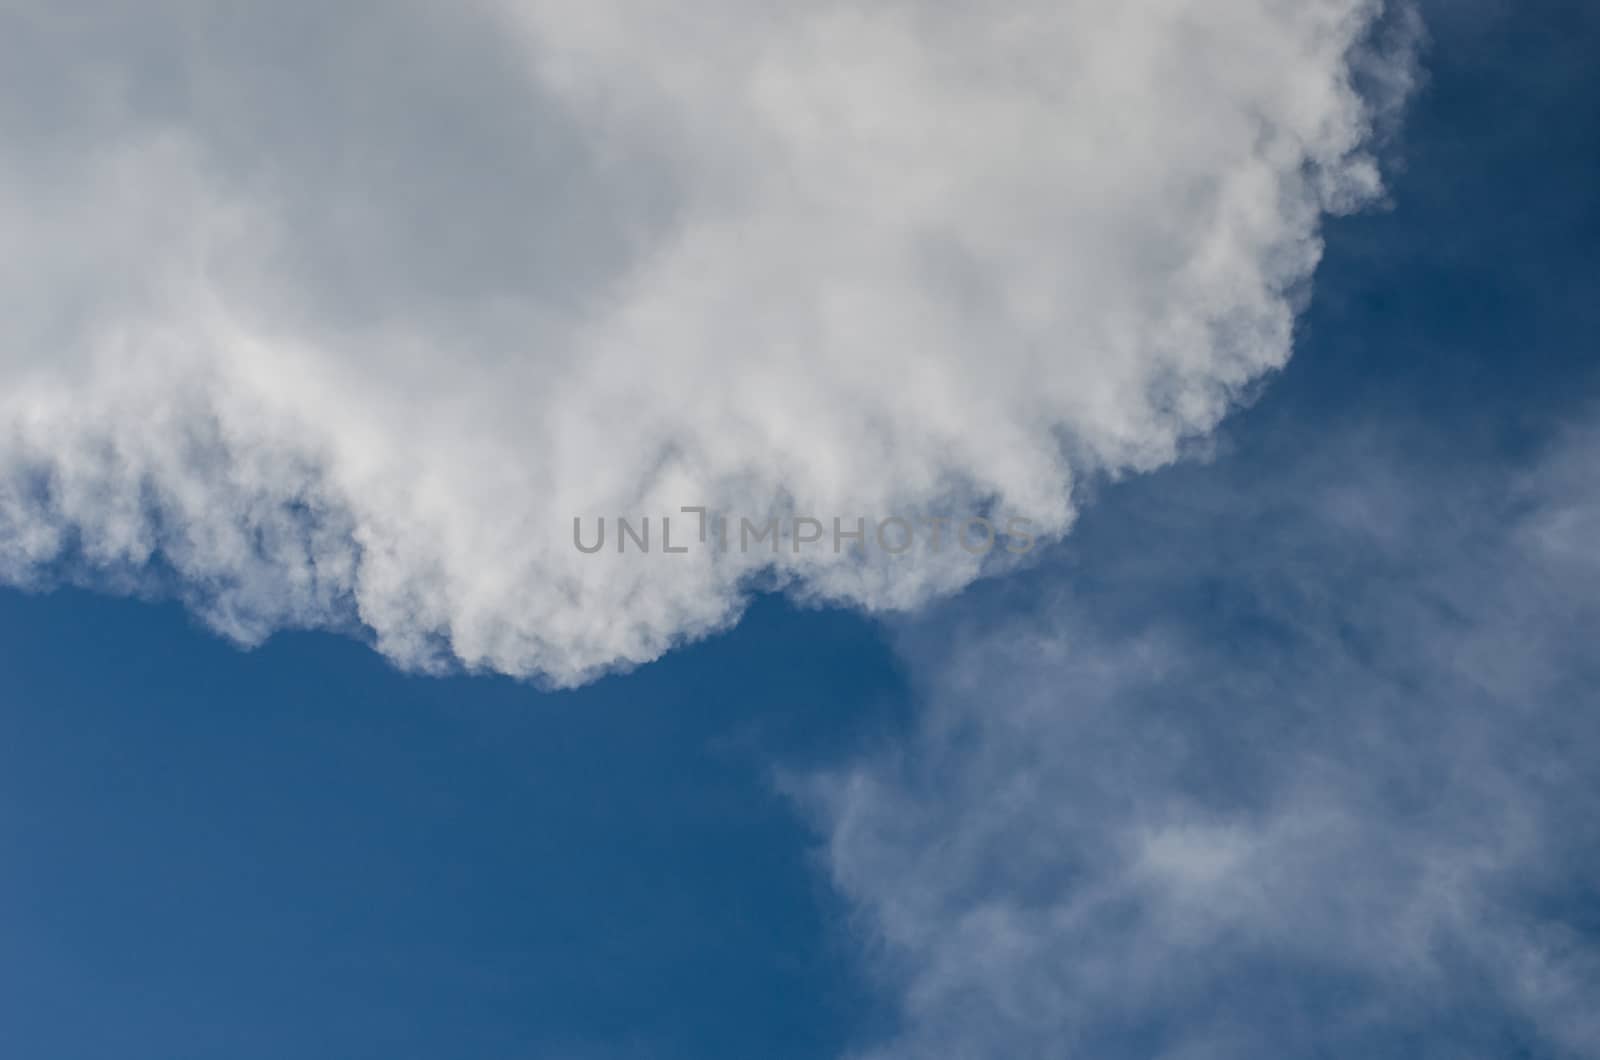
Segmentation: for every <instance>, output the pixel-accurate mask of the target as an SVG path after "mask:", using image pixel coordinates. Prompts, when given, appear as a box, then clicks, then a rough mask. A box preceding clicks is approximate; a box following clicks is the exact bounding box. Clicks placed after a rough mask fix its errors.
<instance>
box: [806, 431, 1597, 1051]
mask: <svg viewBox="0 0 1600 1060" xmlns="http://www.w3.org/2000/svg"><path fill="white" fill-rule="evenodd" d="M1282 451H1283V452H1284V453H1286V454H1287V453H1293V454H1299V455H1293V456H1284V457H1282V458H1280V459H1278V460H1277V461H1275V462H1273V464H1272V466H1269V467H1262V466H1239V467H1233V468H1231V469H1230V468H1229V467H1227V466H1226V465H1222V466H1219V467H1217V468H1212V469H1206V470H1205V471H1203V472H1195V473H1193V474H1187V473H1186V474H1181V475H1175V476H1169V477H1168V480H1167V481H1163V482H1161V483H1159V485H1160V486H1161V487H1162V488H1161V489H1159V490H1151V491H1148V495H1149V496H1150V497H1151V498H1153V499H1150V500H1148V501H1147V502H1146V503H1144V504H1140V505H1112V506H1111V507H1112V508H1114V509H1115V511H1114V512H1111V511H1108V510H1102V511H1101V512H1099V513H1097V517H1098V516H1103V517H1105V518H1108V519H1112V520H1115V521H1116V527H1117V529H1118V533H1116V534H1114V535H1105V536H1104V537H1102V538H1097V540H1100V542H1101V544H1100V545H1099V546H1096V547H1095V548H1094V550H1093V552H1092V554H1089V555H1085V556H1083V557H1081V558H1082V560H1083V565H1082V566H1081V567H1074V566H1072V565H1071V564H1068V565H1067V567H1066V569H1064V570H1062V571H1057V572H1056V574H1055V575H1054V576H1053V577H1051V578H1047V579H1043V584H1042V586H1041V587H1040V588H1038V589H1037V590H1036V591H1034V592H1033V593H1030V594H1026V600H1025V602H1027V603H1028V605H1029V607H1030V608H1031V611H1032V613H1031V614H1030V615H1029V616H1027V617H1023V618H1017V617H1015V616H1014V615H1007V614H998V615H997V614H989V613H980V614H978V615H976V616H974V615H973V614H971V613H970V612H968V613H967V614H966V615H965V617H964V618H962V619H961V620H960V621H959V622H953V621H952V620H949V619H938V618H935V619H930V620H929V621H928V623H926V624H924V625H921V626H919V627H916V631H915V632H913V633H911V634H910V635H909V637H908V641H907V645H906V651H907V653H908V658H909V660H910V661H911V663H912V667H911V669H912V670H913V672H917V673H920V674H921V675H922V677H921V681H922V683H923V685H924V692H923V698H924V700H925V702H924V704H923V707H922V711H923V713H922V715H921V717H920V720H919V721H918V723H917V727H916V731H915V733H914V735H913V737H912V739H911V742H910V743H909V744H908V745H906V746H899V747H895V748H894V749H892V750H886V751H883V752H882V753H878V754H874V755H869V756H868V757H865V758H863V759H861V760H859V761H857V762H855V763H853V764H848V765H845V766H843V767H841V768H840V769H839V770H837V771H835V772H832V773H829V774H827V775H823V776H813V777H809V778H797V779H795V780H793V781H792V789H793V791H794V792H795V794H796V795H797V797H799V798H800V799H802V801H803V802H804V803H805V804H806V805H808V806H809V807H810V808H811V810H812V811H813V812H814V813H816V815H817V821H818V824H819V827H820V828H821V829H822V831H823V834H824V835H825V836H826V841H827V845H826V854H827V865H828V866H829V869H830V871H831V874H832V877H833V879H834V881H835V883H836V885H837V886H838V887H839V889H840V890H841V891H842V892H843V893H844V894H845V895H846V896H848V897H849V898H850V899H851V900H852V901H853V902H854V904H855V906H856V908H857V909H858V911H859V917H860V920H859V924H858V927H859V929H860V931H861V932H862V937H863V940H864V942H865V944H866V945H867V946H868V951H869V953H870V954H871V963H872V964H873V966H874V967H875V968H876V969H877V970H878V972H879V973H880V974H881V976H882V977H883V978H882V982H883V985H884V988H885V989H886V990H887V991H889V992H890V993H891V995H892V996H894V997H896V998H897V999H898V1002H899V1006H900V1010H901V1015H902V1027H901V1029H900V1031H899V1033H898V1035H897V1036H895V1037H894V1038H892V1039H891V1040H889V1041H886V1042H883V1043H880V1044H879V1046H878V1047H876V1048H872V1049H869V1050H867V1053H868V1055H871V1056H875V1057H884V1058H889V1057H895V1058H899V1057H924V1056H926V1057H935V1056H938V1057H946V1056H964V1057H979V1056H995V1057H1023V1056H1052V1057H1056V1056H1084V1057H1116V1056H1130V1057H1132V1056H1138V1057H1151V1056H1171V1057H1228V1058H1235V1060H1240V1058H1248V1057H1258V1056H1259V1057H1282V1056H1305V1055H1361V1056H1406V1057H1414V1056H1434V1055H1439V1056H1482V1057H1497V1056H1507V1055H1533V1054H1538V1055H1552V1056H1555V1055H1563V1056H1565V1055H1572V1056H1594V1055H1600V1018H1597V1016H1596V1014H1595V1011H1594V1009H1593V1006H1592V1004H1591V999H1592V998H1593V997H1595V996H1596V992H1597V991H1600V951H1597V950H1596V949H1595V947H1594V944H1593V935H1592V923H1593V916H1594V894H1593V889H1592V881H1593V880H1594V879H1595V877H1596V873H1597V872H1600V824H1597V822H1600V781H1597V779H1596V777H1595V775H1594V771H1593V769H1592V768H1591V765H1592V762H1593V760H1594V757H1595V754H1596V753H1597V752H1600V713H1597V712H1596V710H1595V707H1596V705H1597V704H1596V697H1595V690H1596V688H1600V661H1597V659H1596V657H1595V656H1594V653H1593V644H1594V643H1595V641H1596V638H1597V635H1600V563H1597V560H1596V552H1595V548H1594V541H1595V540H1596V535H1595V534H1593V533H1592V531H1593V529H1594V525H1593V524H1594V521H1595V518H1596V512H1597V511H1600V480H1597V479H1596V477H1595V472H1594V468H1595V467H1596V466H1600V462H1597V458H1600V437H1597V435H1596V434H1595V433H1594V432H1593V431H1578V432H1575V433H1572V434H1568V435H1566V436H1565V437H1564V438H1563V439H1562V440H1561V441H1559V442H1558V443H1556V444H1553V445H1552V446H1551V447H1550V449H1549V450H1548V451H1547V452H1546V453H1545V454H1544V455H1543V456H1541V457H1540V458H1538V459H1537V460H1536V461H1534V462H1533V463H1532V464H1530V465H1527V466H1524V467H1520V468H1518V467H1509V466H1486V465H1484V464H1470V465H1469V464H1463V463H1460V462H1457V463H1449V462H1447V463H1445V464H1443V465H1440V464H1435V463H1431V462H1427V461H1423V460H1420V459H1414V458H1413V454H1414V453H1415V450H1413V449H1412V448H1410V447H1409V446H1408V445H1406V444H1404V443H1403V442H1402V441H1401V440H1400V439H1397V438H1395V437H1379V436H1375V435H1362V436H1354V435H1346V436H1345V437H1343V438H1342V439H1339V440H1335V441H1332V442H1330V441H1328V440H1326V439H1324V440H1323V441H1322V443H1321V444H1319V445H1317V446H1314V447H1307V448H1300V447H1298V446H1294V445H1290V444H1287V443H1286V444H1285V445H1284V446H1283V450H1282ZM1153 485H1154V484H1153ZM1111 538H1115V540H1114V541H1112V540H1110V539H1111ZM1007 599H1008V602H1009V603H1010V604H1013V605H1014V604H1016V603H1017V602H1018V601H1017V600H1016V598H1015V597H1014V596H1008V597H1007ZM985 622H987V623H988V624H987V625H985ZM1586 925H1587V926H1586Z"/></svg>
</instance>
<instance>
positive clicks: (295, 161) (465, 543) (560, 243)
mask: <svg viewBox="0 0 1600 1060" xmlns="http://www.w3.org/2000/svg"><path fill="white" fill-rule="evenodd" d="M1382 17H1383V16H1382V11H1381V5H1380V4H1379V3H1378V2H1377V0H1313V2H1304V0H1294V2H1288V0H1206V2H1204V3H1201V2H1182V0H1179V2H1174V0H1123V2H1118V3H1096V4H1087V3H1061V2H1060V0H1010V2H1008V3H1004V4H993V3H981V4H980V3H969V2H965V0H948V2H946V0H940V2H938V3H923V2H915V3H913V2H889V3H871V4H867V3H859V2H850V0H836V2H826V3H819V4H800V5H793V4H770V3H749V2H739V3H733V2H731V0H703V2H699V3H694V4H689V5H685V4H679V3H670V4H669V3H665V2H658V0H582V2H575V0H519V2H513V0H471V2H468V3H463V4H458V5H427V4H413V3H400V4H386V5H381V6H362V7H349V6H342V5H326V4H320V3H310V2H308V0H285V2H283V3H275V4H245V3H220V4H194V3H188V2H184V0H144V2H140V3H137V4H134V3H128V2H119V0H106V2H103V3H96V4H90V5H69V6H63V5H60V4H48V3H43V2H37V3H36V2H30V0H22V2H14V3H9V4H6V5H4V7H3V9H0V79H3V84H0V156H3V162H0V174H3V176H0V247H3V256H0V286H3V289H4V290H5V291H6V295H7V299H6V304H7V311H6V315H5V319H4V321H3V323H0V578H4V579H5V580H7V581H11V582H14V583H22V584H43V583H49V582H50V581H51V580H52V579H59V578H61V577H72V578H79V579H85V580H88V581H91V582H94V583H96V584H102V585H105V584H110V585H115V586H123V587H127V586H141V585H148V586H155V587H157V588H159V589H161V590H162V591H177V592H179V593H181V594H182V595H183V596H184V598H185V599H187V600H188V601H189V602H190V603H191V604H192V605H193V606H194V607H195V608H196V609H197V610H198V611H199V612H200V613H201V614H202V615H204V616H205V617H206V618H207V619H208V620H209V621H210V622H212V623H213V624H214V625H215V626H217V627H218V628H219V629H221V630H223V631H224V632H226V633H228V634H229V635H232V636H234V637H237V638H239V639H240V640H243V641H247V642H248V641H253V640H256V639H259V638H260V637H262V636H264V635H266V634H268V633H269V632H270V631H272V630H273V629H276V628H280V627H283V626H335V627H343V628H350V629H361V630H365V631H367V632H368V634H369V635H370V636H371V637H372V638H373V639H374V640H375V642H376V644H377V645H378V647H379V648H380V649H381V650H383V651H384V652H386V653H387V654H389V655H390V656H391V657H392V658H394V659H395V660H396V661H397V662H399V663H401V664H403V665H408V666H423V667H426V666H441V665H456V664H463V665H466V666H469V667H486V668H493V669H497V670H501V671H505V672H508V673H513V674H519V675H526V676H538V677H541V678H544V679H547V680H551V681H555V682H572V681H577V680H582V679H583V678H585V677H587V676H590V675H592V674H594V673H596V672H598V671H599V670H602V669H604V668H606V667H610V666H614V665H626V664H630V663H636V662H640V661H643V660H647V659H649V658H652V657H654V656H655V655H657V654H659V653H660V652H661V651H663V650H664V649H665V648H666V647H667V646H669V645H670V644H671V643H673V642H674V641H675V640H676V639H680V638H684V637H692V636H695V635H698V634H701V633H704V632H706V631H708V630H712V629H715V628H718V627H719V626H722V625H725V624H726V623H728V622H729V621H731V620H732V619H733V618H735V617H736V616H737V614H738V612H739V610H740V607H741V605H742V602H743V600H744V599H745V595H746V593H747V592H748V590H749V588H750V587H751V586H752V585H753V584H767V585H771V584H781V585H785V586H787V587H789V588H790V589H791V590H792V591H794V592H795V593H797V594H799V595H801V596H804V597H808V598H817V599H826V600H832V601H839V602H845V603H850V604H856V605H861V606H865V607H869V608H901V607H907V606H911V605H914V604H917V603H919V602H921V601H923V600H925V599H927V598H929V597H930V596H931V595H935V594H938V593H940V592H945V591H948V590H951V589H954V588H958V587H960V586H961V585H963V584H965V583H967V582H968V581H970V580H971V579H972V578H974V577H976V576H977V575H978V574H979V573H981V571H982V569H983V565H984V562H985V561H984V560H982V559H980V558H976V557H973V556H971V555H968V554H966V553H965V552H962V551H960V550H945V551H944V552H943V553H941V554H937V555H935V554H933V553H932V552H931V551H930V550H926V549H919V550H918V551H917V552H916V554H914V555H912V556H907V557H901V558H899V559H891V558H889V557H887V556H885V555H883V554H881V553H878V552H874V551H873V550H870V549H869V550H866V552H865V553H862V554H853V553H851V552H849V551H848V550H847V551H846V552H844V553H842V554H839V555H835V554H834V553H833V551H832V550H831V549H819V550H814V551H808V552H806V553H804V554H801V555H795V554H793V553H792V552H791V551H788V550H785V552H784V553H783V554H781V555H779V556H777V557H773V556H771V555H770V554H743V555H741V554H739V553H738V552H731V553H729V554H719V553H717V552H715V551H714V550H697V551H695V552H694V553H692V554H689V555H680V556H663V555H661V554H660V553H659V551H658V552H657V553H656V554H653V555H649V556H639V555H628V556H618V555H616V554H615V553H614V552H612V551H610V550H607V551H606V552H605V553H604V554H601V555H594V556H589V555H584V554H581V553H579V552H578V551H577V550H576V549H575V548H574V547H573V545H572V541H571V521H572V519H573V518H574V517H575V516H582V517H584V518H586V519H597V518H599V517H601V516H606V517H611V518H614V517H615V516H617V515H619V514H625V515H631V516H636V517H640V516H645V515H649V516H653V517H657V518H659V516H660V515H661V514H664V513H674V512H677V511H678V509H679V508H680V507H681V506H684V505H696V506H706V507H710V508H714V509H720V510H724V511H727V512H732V513H739V514H741V515H744V514H747V515H749V516H751V517H753V518H760V517H762V516H763V515H765V514H767V513H770V512H805V513H815V514H818V515H819V516H821V517H823V518H824V519H827V518H828V517H831V516H843V517H845V518H846V519H847V520H848V519H849V518H852V517H855V516H857V515H864V516H869V517H882V516H887V515H891V514H898V513H929V512H948V513H951V514H955V515H964V514H967V513H971V512H990V511H992V512H1000V511H1004V512H1006V513H1008V514H1010V515H1014V516H1017V517H1021V518H1026V519H1029V520H1031V521H1032V522H1033V524H1034V526H1035V527H1036V528H1037V530H1038V531H1039V532H1040V533H1041V534H1043V535H1046V536H1048V535H1056V534H1060V533H1062V532H1064V531H1065V530H1066V529H1067V528H1068V527H1069V525H1070V524H1071V522H1072V519H1073V517H1074V511H1073V504H1072V497H1073V493H1074V486H1075V484H1076V483H1077V482H1079V481H1081V480H1082V479H1083V478H1084V477H1085V476H1098V475H1103V474H1119V473H1124V472H1128V471H1138V470H1146V469H1150V468H1154V467H1157V466H1159V465H1161V464H1163V463H1165V462H1167V461H1170V460H1172V459H1173V458H1174V456H1175V455H1176V454H1177V453H1178V452H1179V451H1180V447H1181V446H1182V445H1183V444H1184V442H1185V440H1186V439H1190V438H1192V437H1194V436H1196V435H1199V434H1202V433H1204V432H1206V431H1208V430H1209V429H1210V428H1211V427H1213V426H1214V424H1215V423H1216V422H1217V421H1218V419H1219V418H1220V417H1221V416H1222V415H1223V414H1224V413H1225V412H1226V410H1227V409H1228V407H1229V405H1230V402H1232V401H1234V400H1235V399H1236V398H1237V396H1238V394H1239V393H1240V391H1241V389H1242V388H1244V387H1246V386H1247V385H1248V384H1250V383H1251V382H1252V381H1253V380H1256V379H1258V378H1260V377H1261V376H1262V375H1263V374H1264V373H1267V372H1269V371H1270V370H1272V369H1273V368H1275V367H1277V366H1279V365H1281V364H1282V363H1283V362H1284V360H1285V358H1287V357H1288V355H1289V352H1290V338H1291V334H1290V333H1291V325H1292V319H1293V308H1294V304H1295V299H1296V297H1297V295H1298V292H1299V290H1300V288H1301V286H1302V285H1303V284H1304V283H1305V282H1306V281H1307V280H1308V278H1309V276H1310V274H1311V271H1312V269H1313V267H1314V265H1315V263H1316V260H1317V256H1318V253H1319V242H1318V238H1317V228H1318V223H1319V219H1320V217H1321V216H1322V215H1323V214H1324V213H1325V212H1327V211H1329V210H1343V209H1348V208H1351V207H1353V206H1356V205H1359V204H1360V203H1362V202H1365V201H1367V200H1368V199H1370V198H1371V197H1372V196H1373V195H1374V194H1375V193H1376V192H1377V191H1378V177H1377V174H1376V170H1375V167H1374V165H1373V163H1372V161H1371V159H1370V157H1369V156H1368V154H1367V145H1368V140H1369V136H1370V129H1371V127H1372V121H1373V107H1374V101H1373V100H1372V99H1371V98H1363V94H1362V93H1361V92H1358V91H1357V90H1356V88H1355V87H1354V85H1355V83H1356V82H1357V81H1358V80H1359V81H1360V82H1361V83H1362V84H1364V85H1369V86H1373V89H1374V91H1378V92H1392V91H1403V89H1404V87H1405V83H1406V77H1405V74H1404V71H1405V68H1406V67H1405V62H1404V59H1403V57H1396V56H1389V57H1387V58H1384V57H1382V56H1380V55H1379V53H1378V52H1377V51H1374V50H1373V48H1371V47H1369V44H1370V41H1371V38H1372V33H1373V29H1374V27H1375V26H1376V25H1378V24H1379V22H1380V20H1381V19H1382Z"/></svg>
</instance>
